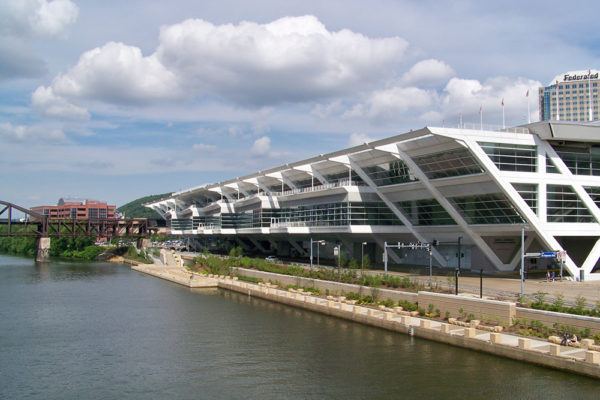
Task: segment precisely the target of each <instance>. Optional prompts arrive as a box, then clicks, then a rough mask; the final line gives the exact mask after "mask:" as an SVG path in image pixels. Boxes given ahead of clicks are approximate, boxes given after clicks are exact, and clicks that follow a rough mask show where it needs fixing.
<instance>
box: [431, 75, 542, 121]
mask: <svg viewBox="0 0 600 400" xmlns="http://www.w3.org/2000/svg"><path fill="white" fill-rule="evenodd" d="M540 86H542V84H541V83H540V82H539V81H535V80H531V79H525V78H517V79H511V78H507V77H494V78H490V79H487V80H486V81H485V82H483V83H481V82H479V81H477V80H472V79H459V78H452V79H450V81H449V82H448V84H447V85H446V87H445V89H444V92H445V93H444V94H443V95H442V99H441V109H442V113H443V114H444V115H445V116H450V115H457V114H458V113H462V114H463V117H466V118H469V117H471V118H473V117H474V116H477V115H478V112H479V108H480V107H482V109H483V113H484V114H483V115H484V119H486V117H488V116H490V115H491V116H492V117H493V118H494V120H495V121H496V122H498V121H500V122H501V119H500V120H498V115H500V114H501V113H502V99H504V111H505V114H506V116H507V117H508V119H507V121H510V120H513V121H515V122H514V124H519V123H524V122H527V101H528V99H527V97H526V96H525V95H526V93H527V91H528V90H529V101H530V109H531V112H532V114H536V113H537V109H538V104H537V101H536V100H535V97H536V96H535V93H537V88H538V87H540ZM488 121H489V119H488ZM484 122H485V121H484Z"/></svg>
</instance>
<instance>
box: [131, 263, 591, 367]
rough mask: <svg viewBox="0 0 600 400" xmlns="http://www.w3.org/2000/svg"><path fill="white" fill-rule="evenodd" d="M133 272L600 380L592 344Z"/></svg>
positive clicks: (198, 277)
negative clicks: (569, 344)
mask: <svg viewBox="0 0 600 400" xmlns="http://www.w3.org/2000/svg"><path fill="white" fill-rule="evenodd" d="M132 269H134V270H136V271H139V272H142V273H146V274H149V275H152V276H156V277H159V278H161V279H165V280H169V281H171V282H175V283H178V284H181V285H184V286H187V287H219V288H223V289H227V290H231V291H235V292H239V293H243V294H247V295H249V296H255V297H258V298H262V299H265V300H270V301H274V302H278V303H282V304H286V305H289V306H293V307H298V308H302V309H306V310H310V311H314V312H318V313H322V314H326V315H330V316H334V317H338V318H342V319H346V320H351V321H355V322H358V323H362V324H366V325H370V326H375V327H379V328H383V329H387V330H390V331H394V332H399V333H403V334H409V335H413V336H417V337H421V338H424V339H429V340H434V341H437V342H441V343H446V344H450V345H454V346H459V347H464V348H468V349H472V350H476V351H483V352H486V353H489V354H494V355H498V356H501V357H507V358H511V359H515V360H519V361H525V362H529V363H534V364H538V365H542V366H545V367H550V368H554V369H559V370H564V371H569V372H574V373H577V374H581V375H586V376H590V377H594V378H600V352H598V351H595V350H592V346H593V345H592V343H593V342H591V341H583V343H582V344H581V345H580V346H581V347H577V348H576V347H565V346H560V345H558V344H555V343H552V342H550V341H546V340H541V339H540V340H538V339H531V338H525V337H519V336H516V335H512V334H507V333H503V332H490V331H487V330H482V329H478V327H476V326H467V327H464V326H459V325H455V324H450V323H446V322H440V321H434V320H430V319H427V318H423V317H417V316H416V315H411V314H410V313H407V312H406V311H404V312H403V311H401V310H397V311H396V310H394V311H390V310H386V309H384V310H379V309H375V308H372V307H366V306H360V305H356V304H351V303H349V302H347V301H346V300H345V298H343V297H341V296H340V297H332V296H329V297H328V298H323V297H318V296H313V295H311V294H308V293H306V292H302V291H286V290H281V289H278V288H275V287H273V285H270V284H263V283H257V284H255V283H250V282H241V281H239V280H237V279H236V278H232V277H229V276H214V275H208V276H206V275H204V274H198V273H190V272H189V271H186V270H185V269H184V268H183V267H163V266H147V265H142V266H140V265H137V266H132ZM190 277H192V278H190ZM203 285H205V286H203ZM407 314H408V315H407Z"/></svg>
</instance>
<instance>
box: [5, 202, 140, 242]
mask: <svg viewBox="0 0 600 400" xmlns="http://www.w3.org/2000/svg"><path fill="white" fill-rule="evenodd" d="M15 210H16V211H19V212H21V213H23V214H24V215H25V218H23V219H22V220H20V221H14V220H13V218H12V216H13V211H15ZM149 233H150V230H149V229H148V221H147V220H146V219H145V218H133V219H49V218H48V216H47V215H42V214H39V213H37V212H35V211H31V210H28V209H26V208H23V207H20V206H18V205H16V204H12V203H9V202H6V201H2V200H0V236H23V237H101V238H112V237H130V238H145V237H148V236H149Z"/></svg>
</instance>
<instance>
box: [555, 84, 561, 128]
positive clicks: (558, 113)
mask: <svg viewBox="0 0 600 400" xmlns="http://www.w3.org/2000/svg"><path fill="white" fill-rule="evenodd" d="M556 120H557V121H560V112H559V111H558V81H556Z"/></svg>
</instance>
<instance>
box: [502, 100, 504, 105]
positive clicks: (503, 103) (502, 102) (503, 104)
mask: <svg viewBox="0 0 600 400" xmlns="http://www.w3.org/2000/svg"><path fill="white" fill-rule="evenodd" d="M502 107H504V99H502Z"/></svg>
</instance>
